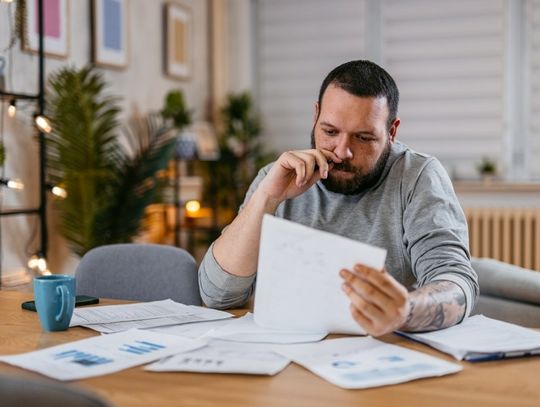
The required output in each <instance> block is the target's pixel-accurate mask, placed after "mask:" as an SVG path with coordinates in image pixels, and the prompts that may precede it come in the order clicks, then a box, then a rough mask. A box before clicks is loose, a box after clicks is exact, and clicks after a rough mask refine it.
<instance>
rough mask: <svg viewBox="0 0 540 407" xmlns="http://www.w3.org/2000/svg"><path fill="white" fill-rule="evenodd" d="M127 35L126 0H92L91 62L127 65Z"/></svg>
mask: <svg viewBox="0 0 540 407" xmlns="http://www.w3.org/2000/svg"><path fill="white" fill-rule="evenodd" d="M128 36H129V32H128V0H92V62H94V63H95V64H96V65H100V66H104V67H110V68H125V67H127V65H128V51H129V50H128V44H129V37H128Z"/></svg>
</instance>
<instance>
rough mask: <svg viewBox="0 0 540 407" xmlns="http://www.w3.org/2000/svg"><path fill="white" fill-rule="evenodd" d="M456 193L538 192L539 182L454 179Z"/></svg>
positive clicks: (539, 188) (539, 189) (539, 190)
mask: <svg viewBox="0 0 540 407" xmlns="http://www.w3.org/2000/svg"><path fill="white" fill-rule="evenodd" d="M453 185H454V189H455V191H456V193H460V192H499V193H505V192H508V193H516V192H517V193H523V192H525V193H527V192H530V193H539V192H540V182H537V183H534V182H508V181H501V180H487V181H480V180H478V181H473V180H471V181H454V182H453Z"/></svg>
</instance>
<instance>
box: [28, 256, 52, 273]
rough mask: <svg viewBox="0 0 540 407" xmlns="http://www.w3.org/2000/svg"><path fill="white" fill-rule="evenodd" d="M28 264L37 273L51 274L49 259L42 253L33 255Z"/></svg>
mask: <svg viewBox="0 0 540 407" xmlns="http://www.w3.org/2000/svg"><path fill="white" fill-rule="evenodd" d="M27 265H28V268H29V269H30V270H32V271H33V272H34V273H35V274H39V275H42V276H48V275H51V272H50V270H49V267H48V264H47V260H46V259H45V256H43V254H42V253H36V254H34V255H32V257H30V259H29V260H28V263H27Z"/></svg>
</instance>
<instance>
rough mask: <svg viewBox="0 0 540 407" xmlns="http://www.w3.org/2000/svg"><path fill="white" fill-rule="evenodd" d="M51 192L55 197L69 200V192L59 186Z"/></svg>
mask: <svg viewBox="0 0 540 407" xmlns="http://www.w3.org/2000/svg"><path fill="white" fill-rule="evenodd" d="M51 192H52V194H53V195H54V196H57V197H58V198H62V199H66V198H67V195H68V193H67V191H66V190H65V189H64V188H62V187H59V186H54V187H52V188H51Z"/></svg>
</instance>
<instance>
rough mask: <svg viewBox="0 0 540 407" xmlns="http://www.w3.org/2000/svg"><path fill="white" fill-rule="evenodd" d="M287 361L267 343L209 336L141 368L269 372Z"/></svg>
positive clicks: (184, 370) (281, 368)
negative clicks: (202, 344) (197, 346)
mask: <svg viewBox="0 0 540 407" xmlns="http://www.w3.org/2000/svg"><path fill="white" fill-rule="evenodd" d="M288 364H289V360H288V359H287V358H285V357H284V356H281V355H279V354H277V353H275V352H273V351H272V350H271V349H269V346H268V345H263V344H254V343H238V342H228V341H220V340H213V341H211V342H209V343H208V345H207V346H206V347H204V348H200V349H197V350H195V351H191V352H187V353H182V354H178V355H174V356H171V357H168V358H165V359H161V360H159V361H157V362H155V363H153V364H151V365H149V366H147V367H145V370H150V371H153V372H206V373H238V374H259V375H270V376H273V375H275V374H277V373H279V372H281V371H282V370H283V369H284V368H285V367H286V366H287V365H288Z"/></svg>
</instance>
